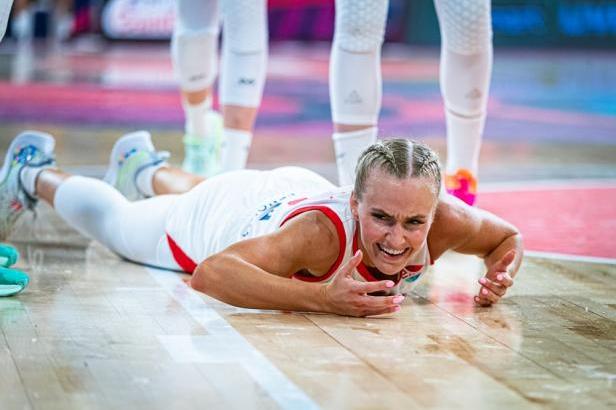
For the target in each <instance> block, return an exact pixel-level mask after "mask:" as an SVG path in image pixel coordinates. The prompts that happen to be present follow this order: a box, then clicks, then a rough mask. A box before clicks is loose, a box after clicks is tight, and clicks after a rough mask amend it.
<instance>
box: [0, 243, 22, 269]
mask: <svg viewBox="0 0 616 410" xmlns="http://www.w3.org/2000/svg"><path fill="white" fill-rule="evenodd" d="M18 259H19V252H18V251H17V249H15V248H13V247H12V246H11V245H7V244H5V243H0V267H5V268H8V267H10V266H12V265H14V264H15V263H17V260H18Z"/></svg>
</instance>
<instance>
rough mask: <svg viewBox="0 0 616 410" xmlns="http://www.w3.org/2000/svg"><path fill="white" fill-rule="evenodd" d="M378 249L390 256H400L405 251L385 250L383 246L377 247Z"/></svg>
mask: <svg viewBox="0 0 616 410" xmlns="http://www.w3.org/2000/svg"><path fill="white" fill-rule="evenodd" d="M379 248H381V250H382V251H384V252H386V253H388V254H390V255H402V254H403V253H404V252H405V251H406V249H402V250H399V251H397V250H395V249H391V248H386V247H384V246H383V245H379Z"/></svg>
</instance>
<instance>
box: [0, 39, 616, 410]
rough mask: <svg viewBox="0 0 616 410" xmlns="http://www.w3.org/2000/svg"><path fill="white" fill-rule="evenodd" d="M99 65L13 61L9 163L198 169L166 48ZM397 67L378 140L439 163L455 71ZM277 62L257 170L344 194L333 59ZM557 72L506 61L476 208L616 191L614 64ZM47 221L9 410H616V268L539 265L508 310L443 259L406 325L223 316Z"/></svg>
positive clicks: (558, 58) (277, 54) (10, 342)
mask: <svg viewBox="0 0 616 410" xmlns="http://www.w3.org/2000/svg"><path fill="white" fill-rule="evenodd" d="M89 47H91V46H90V45H88V47H84V46H83V44H79V43H78V44H76V45H75V47H70V48H69V49H67V50H64V51H63V50H46V51H45V50H43V51H41V50H39V49H35V50H34V51H35V52H34V54H32V55H31V53H21V52H20V50H19V49H16V48H15V47H14V46H12V45H11V44H10V42H7V41H6V40H5V41H4V42H3V44H1V45H0V152H4V149H6V147H8V145H9V143H10V141H11V139H12V137H13V136H14V135H15V134H16V133H18V132H20V131H22V130H23V129H26V128H34V129H40V130H43V131H47V132H51V133H52V134H54V135H55V136H56V139H57V150H56V151H57V154H58V155H57V158H58V163H59V164H60V165H62V166H63V167H66V168H68V169H69V170H73V171H79V173H82V174H87V175H99V176H100V175H102V173H103V171H104V169H105V164H106V162H107V158H108V153H109V149H110V148H111V146H112V144H113V142H114V141H115V140H116V139H117V138H118V137H119V136H120V135H121V134H122V133H124V132H127V131H131V130H135V129H138V128H147V129H148V130H150V131H152V132H153V135H154V138H155V143H156V145H157V147H158V148H160V149H167V150H170V151H171V152H172V154H173V157H172V160H173V161H174V163H176V164H177V163H178V162H179V161H181V158H182V157H181V155H182V145H181V144H180V143H179V141H180V140H181V137H182V135H181V129H182V124H183V117H182V113H181V108H180V105H179V97H178V95H177V92H176V89H175V88H176V84H175V81H174V80H173V76H172V73H171V66H170V63H169V61H168V60H169V58H168V55H169V54H168V45H167V44H158V45H149V46H145V48H144V46H142V45H130V44H129V45H125V44H119V43H113V44H106V43H104V44H100V45H99V46H98V48H94V49H90V48H89ZM396 50H398V51H397V52H400V53H402V54H400V55H397V54H395V53H391V52H389V53H388V51H387V49H386V50H385V58H384V63H383V64H384V70H385V71H384V72H385V74H386V75H384V84H385V90H386V91H385V92H384V98H383V102H384V110H383V112H382V117H383V118H382V120H383V121H382V124H380V125H382V130H384V131H385V132H386V133H391V135H407V134H408V133H409V130H411V131H412V133H413V134H419V135H421V136H422V138H423V140H424V141H426V142H429V143H430V144H431V145H433V146H435V147H436V148H437V149H438V150H439V151H440V152H443V151H444V148H445V142H444V141H445V138H444V121H443V118H442V105H441V104H442V101H441V99H440V94H439V89H438V50H431V51H429V52H428V53H427V54H425V53H424V54H421V53H420V51H418V50H414V49H409V50H406V51H405V50H399V48H396V49H394V50H393V51H396ZM271 51H272V53H271V54H272V55H271V58H270V62H269V63H268V66H269V67H270V69H269V70H270V72H269V73H268V85H267V88H266V92H265V100H264V104H263V107H262V110H261V111H262V112H260V117H259V118H260V122H259V123H258V127H257V133H256V134H255V143H254V146H253V149H252V150H251V157H250V160H249V164H250V166H251V167H258V168H270V167H274V166H279V165H283V164H284V165H288V164H295V165H302V166H306V167H309V168H312V169H314V170H316V171H318V172H320V173H321V174H323V175H325V176H326V177H329V178H330V179H334V178H335V174H336V169H335V162H334V157H333V152H332V149H331V139H330V131H331V130H330V128H331V124H330V113H329V97H328V92H327V59H328V56H329V49H328V47H327V46H326V45H324V46H321V47H320V48H317V49H316V51H315V50H312V49H307V48H305V47H303V46H302V47H299V48H297V49H295V48H292V47H291V48H288V47H287V46H284V47H283V48H282V49H278V50H277V49H276V48H275V47H272V49H271ZM559 53H560V52H556V53H547V52H546V51H543V50H542V51H541V52H534V53H530V54H527V53H519V52H516V51H509V50H506V49H502V48H499V49H498V50H497V53H496V58H495V67H494V75H493V81H492V87H491V95H490V97H491V105H490V111H489V112H490V114H489V118H488V125H487V128H486V138H485V140H484V143H483V150H482V154H481V161H482V163H481V185H480V190H479V192H480V198H481V195H482V192H485V191H484V190H483V188H484V187H485V185H483V184H484V182H493V183H496V184H499V183H509V182H516V181H518V182H519V181H534V180H543V179H554V180H558V181H561V182H563V181H564V182H567V183H569V182H571V178H588V179H594V178H604V179H611V180H614V178H615V177H616V161H615V160H614V158H616V144H614V142H613V141H614V138H613V136H614V127H616V116H614V111H613V107H614V106H615V105H614V93H610V92H609V90H610V89H614V84H616V75H614V70H610V69H609V67H610V66H614V62H615V61H616V54H615V53H613V52H609V53H608V52H605V53H596V52H595V53H591V52H590V51H587V50H583V51H579V52H578V53H572V52H570V51H566V52H563V53H561V54H559ZM388 56H389V57H388ZM307 70H308V71H309V70H313V72H312V71H311V72H307ZM290 75H294V77H293V76H290ZM392 76H393V78H392ZM426 76H427V77H426ZM299 81H303V82H301V83H299ZM512 85H513V86H512ZM16 96H18V97H19V98H16ZM571 200H572V201H575V200H579V198H571ZM38 213H39V217H38V218H37V219H32V218H31V217H28V218H26V219H25V220H24V221H23V222H22V223H21V225H20V227H19V229H18V230H17V232H16V233H15V234H14V235H13V236H12V237H11V238H9V242H11V243H13V244H15V245H16V246H18V247H19V249H20V251H21V254H22V257H21V260H20V262H19V264H18V266H19V267H21V268H23V270H25V271H26V272H28V273H29V275H30V277H31V283H30V286H29V287H28V288H27V289H26V290H25V291H24V292H23V293H22V294H20V295H18V296H15V297H10V298H0V410H13V409H15V410H17V409H19V410H21V409H41V410H53V409H60V410H69V409H131V410H132V409H147V410H151V409H164V410H169V409H174V410H175V409H193V408H194V409H200V410H202V409H242V410H243V409H251V408H256V409H270V408H272V409H275V408H283V409H313V408H323V409H336V410H338V409H396V410H398V409H454V408H455V409H458V408H469V409H473V410H477V409H496V408H503V409H518V408H520V409H524V408H542V409H593V410H594V409H608V408H616V325H615V322H616V264H614V256H613V254H609V255H603V256H609V257H611V259H608V258H604V259H603V260H604V261H605V263H606V264H598V263H584V262H582V260H584V259H583V258H577V259H574V260H564V259H538V258H533V257H527V258H526V259H525V261H524V265H523V266H522V269H521V271H520V273H519V275H518V277H517V278H516V284H515V285H514V287H513V288H512V289H511V290H510V292H509V294H508V295H507V297H506V298H505V299H504V300H502V301H501V303H499V304H498V305H496V306H494V307H491V308H476V307H474V306H473V303H472V296H473V295H474V294H475V292H476V291H477V288H478V285H477V282H476V281H477V278H478V277H479V276H480V275H481V274H482V272H483V271H482V269H481V266H480V263H479V261H478V260H475V259H473V258H469V257H461V256H458V255H445V256H444V257H443V258H442V259H440V260H439V261H437V264H436V265H435V266H434V267H433V269H432V271H431V272H430V273H429V274H428V275H427V276H426V278H425V279H424V281H423V283H421V285H420V286H419V287H418V288H417V290H416V292H415V293H414V294H413V295H412V297H410V298H407V300H406V301H405V303H404V305H403V308H402V311H401V312H400V313H399V314H397V315H394V316H392V317H387V318H370V319H355V318H344V317H339V316H331V315H315V314H292V313H283V312H271V311H254V310H244V309H236V308H233V307H231V306H228V305H224V304H222V303H219V302H217V301H215V300H213V299H210V298H208V297H205V296H203V295H201V294H197V293H196V292H194V291H192V290H190V289H189V288H188V287H187V286H186V285H185V284H184V283H183V282H182V279H184V278H185V275H180V274H177V273H170V272H164V271H158V270H154V269H148V268H144V267H142V266H138V265H134V264H131V263H128V262H125V261H122V260H120V259H119V258H118V257H117V256H115V255H113V254H112V253H110V252H109V251H107V250H105V249H104V248H103V247H101V246H100V245H98V244H96V243H91V242H90V241H88V240H87V239H85V238H83V237H81V236H79V235H78V234H77V233H75V232H74V231H73V230H71V229H70V228H68V227H67V226H66V225H65V224H64V223H63V222H62V221H60V220H59V219H58V217H57V216H55V215H54V214H53V213H52V211H51V210H50V209H49V208H48V207H45V206H42V207H40V208H39V210H38ZM576 221H579V225H580V226H581V228H580V229H586V228H585V226H586V224H587V223H591V222H594V221H591V220H590V218H587V217H585V216H584V215H582V216H581V217H580V218H579V219H576ZM576 221H573V222H572V223H574V222H575V223H577V222H576ZM602 223H605V224H608V223H610V221H604V222H602ZM608 226H609V225H608ZM535 250H537V249H535Z"/></svg>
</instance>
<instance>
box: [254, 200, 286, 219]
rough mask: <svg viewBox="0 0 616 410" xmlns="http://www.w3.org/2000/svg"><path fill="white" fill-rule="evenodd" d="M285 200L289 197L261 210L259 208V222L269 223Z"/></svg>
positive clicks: (271, 203) (267, 205)
mask: <svg viewBox="0 0 616 410" xmlns="http://www.w3.org/2000/svg"><path fill="white" fill-rule="evenodd" d="M285 199H287V197H286V196H283V197H282V198H280V199H277V200H275V201H272V202H270V203H269V204H266V205H263V206H262V207H261V208H259V209H258V210H257V215H258V220H259V221H269V220H270V218H271V217H272V214H273V213H274V211H275V210H276V208H278V207H279V206H280V205H282V202H283V201H284V200H285Z"/></svg>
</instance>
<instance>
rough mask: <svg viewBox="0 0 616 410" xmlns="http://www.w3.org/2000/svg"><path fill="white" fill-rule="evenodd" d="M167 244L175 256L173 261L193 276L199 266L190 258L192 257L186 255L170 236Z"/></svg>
mask: <svg viewBox="0 0 616 410" xmlns="http://www.w3.org/2000/svg"><path fill="white" fill-rule="evenodd" d="M167 243H168V244H169V249H171V254H172V255H173V259H175V262H176V263H177V264H178V265H179V266H180V268H182V270H183V271H184V272H186V273H190V274H192V273H193V272H194V271H195V269H197V264H196V263H195V262H194V261H193V260H192V259H191V258H190V256H188V255H186V253H185V252H184V251H183V250H182V248H180V247H179V245H178V244H177V243H175V241H174V240H173V238H172V237H171V236H169V234H167Z"/></svg>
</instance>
